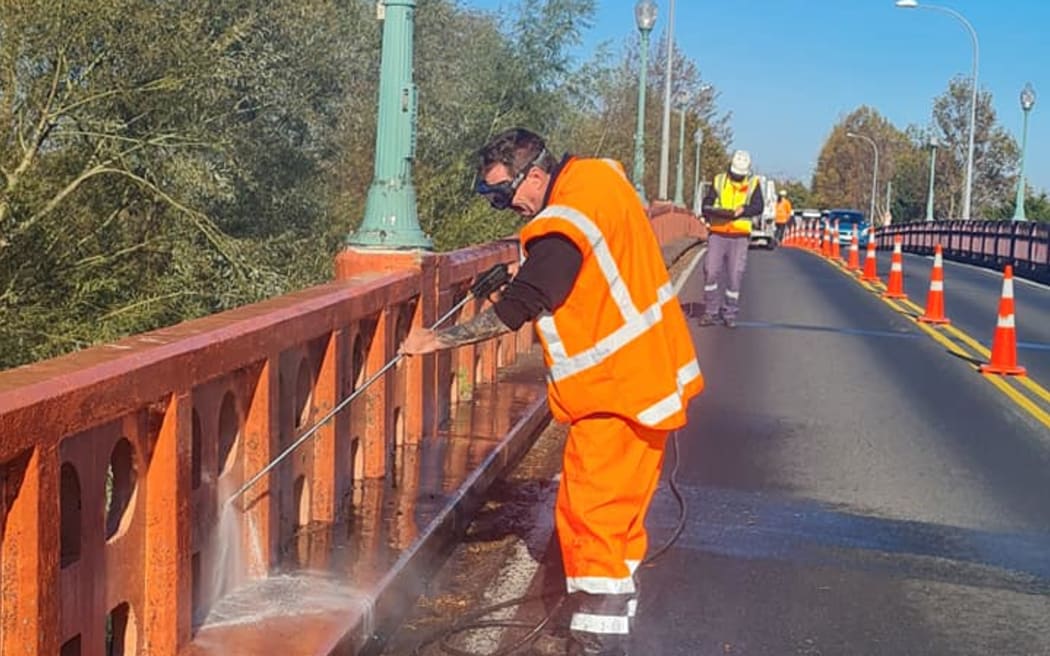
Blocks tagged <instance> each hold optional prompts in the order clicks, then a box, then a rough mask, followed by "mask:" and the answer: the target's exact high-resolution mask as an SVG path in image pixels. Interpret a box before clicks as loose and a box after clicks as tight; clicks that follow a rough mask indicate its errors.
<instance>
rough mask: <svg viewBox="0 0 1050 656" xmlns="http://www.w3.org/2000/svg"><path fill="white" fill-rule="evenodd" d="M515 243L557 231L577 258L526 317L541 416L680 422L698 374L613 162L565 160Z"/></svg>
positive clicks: (650, 239) (681, 321)
mask: <svg viewBox="0 0 1050 656" xmlns="http://www.w3.org/2000/svg"><path fill="white" fill-rule="evenodd" d="M551 184H552V185H553V187H552V189H551V190H550V193H549V203H548V205H547V206H546V207H545V208H544V209H543V211H541V212H540V213H539V214H537V215H536V216H535V217H533V219H532V220H531V221H529V223H528V224H527V225H526V226H525V227H524V228H523V229H522V232H521V242H522V243H523V244H527V243H528V242H529V241H530V240H532V239H535V238H537V237H541V236H543V235H548V234H551V233H557V234H559V235H563V236H565V237H567V238H568V239H570V240H572V242H573V243H574V244H575V245H576V247H577V248H579V249H580V252H581V253H582V254H583V263H582V265H581V267H580V272H579V274H578V275H577V278H576V284H575V285H574V286H573V288H572V291H570V292H569V296H568V297H567V298H566V299H565V302H564V303H563V304H562V305H561V306H560V307H559V308H557V309H556V310H555V311H554V313H553V314H550V313H546V314H544V315H541V316H540V317H539V318H537V319H536V321H535V326H536V333H537V335H538V336H539V339H540V342H541V343H542V345H543V350H544V356H545V359H546V363H547V366H548V368H549V372H548V376H547V379H548V381H547V382H548V395H549V398H550V405H551V413H552V414H553V415H554V417H555V419H557V420H559V421H562V422H572V421H574V420H577V419H581V418H583V417H586V416H588V415H592V414H595V413H607V414H615V415H619V416H622V417H624V418H625V419H627V420H629V421H632V422H635V423H638V424H641V425H644V426H648V427H651V428H656V429H664V430H673V429H675V428H680V427H682V426H684V425H685V423H686V405H687V402H688V400H689V399H690V398H692V397H693V396H695V395H697V394H699V393H700V391H701V390H702V389H703V376H702V375H701V373H700V365H699V364H698V363H697V360H696V352H695V350H694V349H693V342H692V339H691V337H690V335H689V329H688V326H687V324H686V320H685V315H683V314H682V309H681V307H680V306H679V303H678V298H677V296H676V295H675V292H674V289H673V287H672V286H671V282H670V279H669V277H668V273H667V268H666V266H665V265H664V261H663V256H662V255H661V252H660V246H659V244H658V243H657V241H656V235H655V234H654V233H653V230H652V227H651V226H650V224H649V219H648V217H647V216H646V213H645V208H644V207H643V206H642V203H641V201H640V200H639V198H638V193H637V192H636V191H635V189H634V187H633V186H632V185H631V183H630V182H629V181H628V180H627V176H626V174H625V173H624V170H623V166H622V165H621V164H620V163H619V162H616V161H613V160H605V159H579V158H570V159H569V160H568V161H567V162H566V163H565V165H564V166H563V167H562V169H561V171H560V172H559V173H558V174H557V176H556V177H555V178H554V179H553V180H552V181H551Z"/></svg>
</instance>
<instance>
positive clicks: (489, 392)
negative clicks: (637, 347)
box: [184, 351, 546, 656]
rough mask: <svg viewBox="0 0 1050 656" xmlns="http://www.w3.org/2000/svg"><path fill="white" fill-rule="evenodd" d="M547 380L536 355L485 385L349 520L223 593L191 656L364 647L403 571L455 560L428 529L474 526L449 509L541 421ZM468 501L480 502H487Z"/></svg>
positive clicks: (367, 484) (372, 483)
mask: <svg viewBox="0 0 1050 656" xmlns="http://www.w3.org/2000/svg"><path fill="white" fill-rule="evenodd" d="M543 381H544V378H543V365H542V358H541V356H540V353H539V352H538V351H534V352H532V353H530V354H528V355H526V356H524V357H522V358H520V359H519V360H518V362H516V363H515V364H514V365H513V366H511V367H507V368H505V369H503V370H502V371H501V378H500V381H499V382H498V383H496V384H490V385H480V386H478V387H477V388H476V389H475V390H474V396H473V399H472V400H471V401H470V402H466V403H461V404H459V405H458V406H457V407H456V408H455V409H454V412H453V414H452V417H451V419H450V422H449V423H448V425H447V426H446V427H445V428H444V429H443V430H442V431H441V432H440V433H439V434H438V435H434V436H428V437H425V438H424V439H423V440H422V442H421V444H420V445H418V446H402V447H399V448H398V449H397V450H396V452H395V454H394V458H395V461H396V462H395V467H394V469H395V472H396V475H395V476H394V477H393V478H392V479H382V480H365V481H360V482H359V483H358V484H356V485H355V488H354V492H353V496H352V498H351V499H347V500H346V503H347V504H348V507H347V508H344V512H343V513H342V515H343V516H345V517H347V519H346V521H344V522H341V523H338V524H334V525H311V526H307V527H304V528H303V529H301V530H300V531H299V532H298V534H297V535H296V537H295V539H294V540H292V541H291V542H290V543H288V544H286V545H283V548H282V552H281V564H280V567H279V568H278V571H277V572H275V573H274V574H273V575H272V576H271V577H270V578H268V579H265V580H260V581H252V582H249V583H246V584H245V585H244V586H242V587H241V588H239V589H237V590H234V591H233V592H231V593H229V594H227V595H225V596H224V597H223V598H222V599H220V600H219V601H218V602H217V603H216V604H215V605H214V607H213V608H212V609H211V611H210V612H209V614H208V616H207V617H206V618H205V620H204V622H203V624H202V625H200V626H199V627H197V628H196V629H195V635H194V639H193V642H192V644H191V645H190V646H189V648H188V649H187V650H185V651H184V654H186V655H187V656H190V655H192V656H204V655H206V654H207V655H219V654H222V655H224V656H225V655H231V654H245V655H248V654H252V655H254V654H260V655H261V654H273V653H279V654H282V656H296V655H299V654H302V655H303V656H306V655H315V654H327V653H330V652H333V651H334V652H336V653H353V651H355V650H354V649H353V648H352V644H351V642H352V641H351V639H350V638H349V637H348V632H350V630H351V629H355V630H357V631H359V632H360V631H361V630H364V631H365V632H366V633H370V632H372V631H377V632H378V631H384V630H386V629H387V628H388V627H386V626H382V623H383V621H389V619H390V617H391V616H393V615H394V614H396V613H397V609H396V608H391V607H390V606H391V604H396V603H398V600H397V599H395V600H394V601H393V602H386V601H384V600H382V599H379V600H378V601H377V597H378V596H379V595H380V594H381V591H382V590H384V589H385V588H387V587H390V586H391V579H392V577H394V576H405V575H411V574H412V572H414V571H416V570H417V569H418V570H419V571H420V572H424V571H426V570H428V569H433V567H432V566H431V565H432V563H433V562H434V561H435V560H437V562H440V560H441V559H442V558H443V557H444V555H445V553H447V549H448V547H447V546H445V547H442V549H443V552H442V551H441V550H438V551H435V552H434V553H430V552H429V551H428V550H431V549H432V547H430V546H427V544H424V543H425V542H427V540H429V541H430V542H438V541H436V540H433V539H431V536H430V535H429V533H433V532H435V531H439V532H442V533H447V534H448V537H451V536H452V534H453V533H456V532H461V531H462V530H463V526H465V522H463V523H461V524H459V526H458V527H457V526H456V523H457V522H456V519H455V517H453V518H452V519H451V520H449V519H448V516H451V515H450V512H452V511H453V510H454V509H455V507H456V506H458V505H469V504H468V503H466V502H465V500H464V498H463V496H462V495H464V494H465V493H466V494H468V495H472V496H477V494H478V491H477V490H473V489H472V488H466V487H465V486H467V485H470V484H471V480H472V478H474V477H477V476H478V473H479V470H480V469H481V468H482V466H483V465H484V464H486V463H489V462H490V460H491V458H492V456H493V455H494V453H495V452H496V451H497V450H498V449H500V448H501V445H502V444H503V441H504V440H505V439H506V438H507V436H508V435H509V434H511V433H512V431H513V430H514V429H515V428H516V427H519V428H520V423H521V422H524V421H526V420H528V421H535V419H532V418H531V417H532V416H533V415H536V408H537V404H542V402H543V399H544V398H545V393H546V389H545V386H544V383H543ZM541 407H545V406H541ZM537 416H538V415H537ZM544 416H545V412H544V415H543V416H538V418H539V419H540V420H543V419H544ZM529 439H530V440H531V439H533V438H531V437H530V438H529ZM516 448H519V449H523V448H525V447H524V446H521V447H516ZM504 450H505V448H504ZM500 453H501V454H502V451H501V452H500ZM504 466H505V465H504ZM490 468H491V467H490ZM490 475H494V474H490ZM485 487H487V485H486V486H485ZM466 501H469V502H470V503H476V504H480V503H482V498H480V497H479V498H477V499H476V501H475V500H473V499H468V500H466ZM441 522H444V524H441V526H440V527H439V528H435V526H437V525H438V524H439V523H441ZM446 525H447V526H446ZM428 532H429V533H428ZM446 541H447V540H446ZM410 558H411V559H413V560H412V561H411V562H409V560H408V559H410ZM413 596H414V595H413ZM377 603H378V605H379V607H378V608H377ZM355 627H356V628H355Z"/></svg>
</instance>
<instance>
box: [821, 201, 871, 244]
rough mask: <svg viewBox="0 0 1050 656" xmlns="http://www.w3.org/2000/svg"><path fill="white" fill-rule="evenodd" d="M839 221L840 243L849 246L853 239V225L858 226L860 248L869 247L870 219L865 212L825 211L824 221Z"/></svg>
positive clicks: (833, 222)
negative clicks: (866, 217) (868, 219)
mask: <svg viewBox="0 0 1050 656" xmlns="http://www.w3.org/2000/svg"><path fill="white" fill-rule="evenodd" d="M835 221H838V222H839V235H838V237H839V244H841V245H843V246H849V244H850V242H851V241H852V240H853V226H857V244H858V245H859V246H860V248H862V249H864V248H867V247H868V225H869V224H868V221H867V219H865V218H864V212H860V211H858V210H828V211H827V212H825V213H824V222H825V223H830V224H831V225H832V226H834V225H835Z"/></svg>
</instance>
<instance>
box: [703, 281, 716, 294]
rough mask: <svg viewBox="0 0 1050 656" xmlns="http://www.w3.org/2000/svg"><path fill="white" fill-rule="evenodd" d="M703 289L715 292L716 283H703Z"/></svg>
mask: <svg viewBox="0 0 1050 656" xmlns="http://www.w3.org/2000/svg"><path fill="white" fill-rule="evenodd" d="M704 291H705V292H717V291H718V283H717V282H716V283H713V284H710V285H704Z"/></svg>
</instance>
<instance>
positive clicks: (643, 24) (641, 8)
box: [634, 0, 656, 32]
mask: <svg viewBox="0 0 1050 656" xmlns="http://www.w3.org/2000/svg"><path fill="white" fill-rule="evenodd" d="M634 20H635V22H636V23H637V24H638V29H639V30H641V31H643V32H648V31H649V30H651V29H653V25H655V24H656V3H655V2H653V1H652V0H638V3H637V4H635V5H634Z"/></svg>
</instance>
